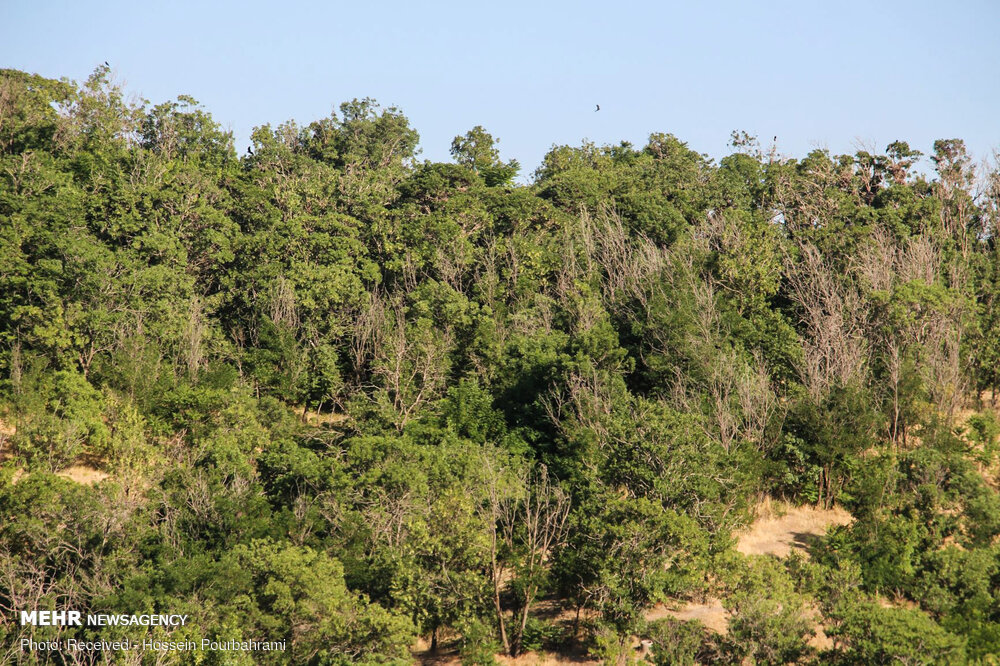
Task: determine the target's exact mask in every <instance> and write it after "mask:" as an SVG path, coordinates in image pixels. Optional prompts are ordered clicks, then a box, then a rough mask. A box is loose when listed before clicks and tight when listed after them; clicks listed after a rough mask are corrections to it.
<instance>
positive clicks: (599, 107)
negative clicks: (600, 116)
mask: <svg viewBox="0 0 1000 666" xmlns="http://www.w3.org/2000/svg"><path fill="white" fill-rule="evenodd" d="M600 110H601V105H600V104H598V105H597V108H596V109H594V113H597V112H598V111H600Z"/></svg>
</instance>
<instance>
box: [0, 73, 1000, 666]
mask: <svg viewBox="0 0 1000 666" xmlns="http://www.w3.org/2000/svg"><path fill="white" fill-rule="evenodd" d="M463 129H464V128H456V131H458V132H461V131H462V130H463ZM418 144H419V136H418V134H417V130H416V129H415V128H413V127H411V125H410V122H409V121H408V119H407V118H406V116H405V115H404V114H403V112H402V111H401V110H400V109H397V108H395V107H383V106H380V105H379V104H378V103H377V102H375V101H374V100H372V99H362V100H358V99H355V100H352V101H349V102H345V103H343V104H341V105H340V106H339V107H338V108H337V109H336V110H334V111H333V113H331V115H330V116H329V117H327V118H323V119H320V120H315V121H312V122H309V123H308V124H304V125H300V124H297V123H296V122H294V121H289V122H286V123H284V124H282V125H279V126H277V127H273V126H271V125H262V126H260V127H258V128H256V130H255V131H254V133H253V137H252V146H250V148H249V149H248V150H246V151H245V152H244V151H243V150H242V149H238V148H237V147H236V146H235V145H234V139H233V135H232V133H231V132H228V131H226V130H224V129H223V128H222V127H221V126H220V125H219V124H218V123H217V122H215V121H214V120H213V119H212V116H211V114H210V113H209V112H208V111H207V110H205V109H204V108H203V107H201V106H200V105H199V104H198V103H197V102H196V101H195V100H194V99H191V98H190V97H186V96H181V97H178V98H177V99H176V101H172V102H166V103H162V104H153V103H150V102H147V101H146V100H142V99H139V98H136V97H135V96H134V95H132V94H131V93H130V92H129V91H128V90H125V89H124V88H123V87H122V86H121V85H120V84H119V83H116V81H115V80H114V78H113V77H112V75H111V71H110V69H109V68H108V67H106V66H102V67H99V68H98V69H96V70H95V71H94V73H93V74H92V75H91V76H90V78H89V79H87V80H86V81H85V82H84V83H82V84H77V83H74V82H72V81H69V80H67V79H62V80H54V79H48V78H43V77H41V76H38V75H33V74H29V73H25V72H21V71H15V70H9V69H8V70H0V663H23V664H41V663H57V664H99V663H114V664H136V665H138V664H144V665H147V664H148V665H153V664H156V665H161V664H203V665H206V666H210V665H222V664H232V665H237V664H310V665H344V664H414V663H428V664H463V665H465V664H468V665H473V664H476V665H478V664H496V663H505V664H514V663H517V664H531V663H543V660H548V661H544V663H562V662H563V661H565V662H567V663H568V662H571V661H572V662H575V663H606V664H629V663H653V664H661V665H665V664H678V665H690V664H715V663H729V664H808V663H815V664H820V663H821V664H842V665H848V664H905V665H914V664H996V663H1000V494H998V489H1000V460H998V456H1000V448H998V445H1000V419H998V416H997V414H998V412H997V401H996V392H997V387H998V385H1000V247H998V245H997V242H996V241H997V239H996V232H997V226H998V223H1000V170H998V168H997V166H996V164H995V163H991V162H984V163H982V164H980V163H978V162H977V161H976V160H975V159H974V156H973V155H971V154H970V153H969V151H968V150H967V149H966V146H965V144H964V143H963V141H962V140H961V139H941V140H938V141H935V142H934V144H933V146H921V148H923V150H924V151H926V154H925V153H922V152H920V151H918V150H916V149H915V148H911V147H910V145H908V144H907V143H906V142H904V141H902V140H898V141H895V142H893V143H892V144H890V145H888V146H887V147H885V149H884V150H880V149H876V148H870V149H859V150H858V151H857V152H855V153H854V154H850V155H834V154H831V153H830V152H829V151H826V150H814V151H812V152H810V153H809V154H807V155H805V156H802V157H796V158H792V157H789V156H786V155H782V154H780V153H779V151H778V149H777V147H776V146H773V145H771V146H768V145H763V144H761V142H759V141H758V140H757V139H756V137H754V136H753V135H751V134H748V133H746V132H742V131H737V132H734V133H733V135H732V143H731V150H732V152H731V154H729V155H728V156H726V157H724V158H721V159H719V160H717V161H716V160H714V159H710V158H709V157H708V156H706V155H703V154H700V153H698V152H696V151H695V150H693V149H692V148H690V147H688V145H687V144H686V143H685V142H684V141H682V140H681V139H679V138H677V137H675V136H673V135H671V134H666V133H654V134H651V135H650V136H649V139H648V142H647V143H646V145H644V146H636V145H632V144H630V143H627V142H622V143H620V144H617V145H595V144H593V143H589V142H583V143H582V144H581V145H579V146H553V147H552V148H551V150H550V151H549V152H548V154H547V155H546V157H545V159H544V161H543V163H542V165H541V166H540V167H539V168H538V169H537V170H536V171H535V172H534V173H532V174H522V173H521V166H520V165H519V164H518V163H517V162H516V161H514V160H510V161H504V160H503V159H502V158H501V154H500V149H499V148H500V146H499V143H498V141H497V140H496V139H495V138H494V137H493V136H491V135H490V133H489V132H488V131H487V130H486V129H484V128H483V127H481V126H477V127H474V128H472V129H470V130H468V131H466V132H465V133H459V134H458V135H457V136H456V137H455V139H454V142H453V143H452V145H451V155H452V156H453V161H452V162H449V163H438V162H431V161H425V160H421V159H419V152H418V150H417V148H418ZM766 507H771V508H770V512H771V515H772V516H776V517H778V518H780V516H781V515H782V514H788V515H791V513H792V512H795V511H799V510H801V511H805V510H808V511H810V512H812V513H811V514H810V515H813V514H815V515H828V514H831V513H833V512H838V513H837V515H843V516H845V518H844V519H843V520H840V521H839V522H838V523H837V524H834V525H830V526H829V529H826V530H825V531H822V533H819V534H815V535H800V537H799V539H798V541H799V542H800V543H796V544H793V547H792V548H791V549H790V552H788V553H787V554H781V555H775V554H767V553H765V554H747V553H745V552H742V549H741V548H738V545H739V540H740V538H741V536H740V535H741V534H745V533H746V531H747V530H749V529H751V528H752V527H753V526H754V524H755V523H757V522H758V521H760V520H762V519H764V518H765V517H766V516H765V512H764V508H766ZM711 603H715V604H717V605H718V606H719V608H720V613H721V614H722V616H723V618H724V626H723V627H722V628H721V629H720V628H718V627H716V628H713V627H710V626H708V624H709V623H706V622H703V621H701V620H699V619H697V618H693V617H689V615H690V614H688V615H685V613H684V612H682V611H683V609H684V608H687V607H693V606H696V605H698V604H701V605H703V606H704V605H706V604H711ZM36 609H37V610H64V609H70V610H79V611H82V612H84V613H88V612H91V613H115V614H140V613H170V614H179V615H188V616H190V620H189V621H188V622H187V623H186V624H185V625H184V626H146V627H86V626H84V627H61V626H48V627H45V626H31V625H27V626H25V625H22V624H20V623H19V622H18V620H17V613H18V612H19V611H21V610H36ZM23 638H30V639H32V640H35V641H42V640H65V639H68V638H72V639H77V640H81V641H93V640H99V639H100V640H108V641H111V640H123V639H130V640H132V641H141V640H144V639H149V640H156V641H173V642H182V641H201V640H202V639H211V640H217V641H244V640H255V641H285V644H286V645H287V649H285V650H284V651H272V652H262V651H261V652H255V651H244V652H223V651H205V652H195V651H169V650H168V651H155V650H141V649H138V650H131V651H128V652H123V653H104V652H101V651H89V652H88V651H85V650H84V651H63V652H42V651H25V650H23V649H21V647H20V641H21V640H22V639H23ZM531 659H536V660H538V661H531Z"/></svg>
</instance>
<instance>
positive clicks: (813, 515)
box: [736, 503, 854, 557]
mask: <svg viewBox="0 0 1000 666" xmlns="http://www.w3.org/2000/svg"><path fill="white" fill-rule="evenodd" d="M775 504H776V503H770V506H769V507H768V510H767V511H766V512H761V513H762V514H763V515H761V517H760V518H759V519H758V520H756V521H754V523H753V525H751V526H750V528H749V529H747V530H746V531H744V532H742V533H740V534H737V535H736V538H737V546H736V550H738V551H739V552H741V553H743V554H744V555H774V556H775V557H787V556H788V555H789V554H790V553H791V552H792V550H801V551H803V552H804V551H805V550H806V549H807V548H808V547H809V544H810V543H812V542H813V541H815V540H816V539H818V538H820V537H822V536H823V535H824V534H826V531H827V530H828V529H829V528H830V527H832V526H834V525H848V524H850V523H851V521H853V520H854V519H853V518H852V517H851V514H850V513H848V512H847V511H845V510H844V509H842V508H840V507H834V508H833V509H817V508H816V507H811V506H793V507H785V506H777V507H776V506H775Z"/></svg>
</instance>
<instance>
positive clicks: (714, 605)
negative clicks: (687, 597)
mask: <svg viewBox="0 0 1000 666" xmlns="http://www.w3.org/2000/svg"><path fill="white" fill-rule="evenodd" d="M665 617H672V618H674V619H676V620H683V621H685V622H687V621H690V620H697V621H699V622H701V623H702V624H703V625H705V627H706V628H707V629H710V630H711V631H714V632H715V633H717V634H725V633H726V631H727V630H728V627H729V612H728V611H727V610H726V609H725V608H724V607H723V606H722V602H721V601H719V600H718V599H708V600H707V601H706V602H705V603H703V604H696V603H688V604H685V605H684V606H681V607H680V608H667V607H665V606H659V605H658V606H655V607H654V608H652V609H651V610H650V611H649V612H648V613H646V620H648V621H650V622H652V621H653V620H662V619H663V618H665Z"/></svg>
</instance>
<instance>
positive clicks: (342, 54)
mask: <svg viewBox="0 0 1000 666" xmlns="http://www.w3.org/2000/svg"><path fill="white" fill-rule="evenodd" d="M998 28H1000V3H998V2H994V1H989V0H983V1H971V0H970V1H965V2H962V1H961V0H959V1H956V2H952V3H944V2H923V1H910V2H879V3H874V2H844V1H841V2H810V1H808V0H799V1H797V2H770V3H767V2H763V3H750V2H736V1H726V2H723V1H721V0H720V1H715V2H712V1H705V2H693V1H689V2H629V1H627V0H622V1H618V2H614V1H611V2H608V1H605V2H601V3H596V2H572V3H570V2H545V1H544V0H536V1H535V2H520V1H517V2H507V3H502V4H497V3H475V2H436V3H421V2H417V1H415V0H414V1H411V2H383V3H369V2H359V1H355V2H350V3H346V2H305V1H301V0H287V1H285V2H280V3H267V2H258V1H256V0H244V1H243V2H238V3H236V2H211V1H201V2H189V1H187V0H175V1H165V2H150V3H135V2H123V1H119V0H111V1H106V2H101V3H96V2H89V3H88V2H81V1H80V0H75V1H63V0H60V1H54V0H48V1H47V0H2V4H0V66H3V67H14V68H17V69H22V70H27V71H30V72H36V73H39V74H42V75H45V76H51V77H61V76H65V77H69V78H71V79H75V80H77V81H82V80H83V79H85V78H86V76H87V75H88V74H89V73H90V72H91V71H92V70H93V68H94V67H95V66H97V65H98V64H99V63H102V62H103V61H105V60H107V61H109V62H110V63H111V65H112V68H113V71H114V73H115V75H116V77H117V78H118V79H119V80H120V81H122V82H124V83H125V84H126V86H127V88H128V90H130V91H133V92H135V93H137V94H139V95H141V96H142V97H144V98H146V99H149V100H150V101H152V102H155V103H159V102H163V101H166V100H168V99H173V98H175V97H176V96H177V95H180V94H188V95H191V96H193V97H195V98H196V99H198V100H199V101H200V102H202V104H204V105H205V107H206V108H207V109H208V110H209V111H210V112H211V113H212V114H213V116H214V117H215V119H216V120H217V121H219V122H220V123H221V124H222V125H223V126H224V127H228V128H229V129H232V130H233V131H234V132H235V134H236V137H237V146H238V147H239V148H240V149H241V150H242V149H243V147H244V146H245V144H246V143H248V137H249V134H250V131H251V129H252V128H253V127H254V126H256V125H261V124H264V123H272V124H277V123H280V122H282V121H285V120H288V119H295V120H296V121H298V122H299V123H300V124H305V123H308V122H310V121H312V120H315V119H317V118H321V117H324V116H327V115H329V114H330V112H331V111H332V110H333V109H334V108H335V107H336V106H338V105H339V103H340V102H342V101H344V100H348V99H351V98H354V97H365V96H369V97H374V98H375V99H377V100H378V101H379V102H381V103H382V104H384V105H389V104H394V105H397V106H399V107H400V108H401V109H402V110H403V112H404V113H405V114H406V115H407V116H408V117H409V118H410V121H411V123H412V124H413V126H414V127H415V128H416V129H417V130H418V131H419V133H420V136H421V148H422V149H423V153H422V155H421V157H423V158H426V159H432V160H447V159H449V156H448V148H449V146H450V143H451V139H452V137H454V136H455V135H456V134H462V133H464V132H465V131H467V130H468V129H470V128H471V127H473V126H474V125H483V126H485V127H486V128H487V129H488V130H489V131H490V132H492V133H493V134H494V136H497V137H499V138H500V139H501V143H500V149H501V154H502V156H503V157H504V158H505V159H509V158H512V157H513V158H517V159H519V160H520V161H521V163H522V165H523V167H524V171H525V172H528V173H530V171H532V170H533V169H534V168H535V167H536V166H537V165H538V164H539V162H540V161H541V158H542V156H543V155H544V154H545V153H546V152H547V151H548V149H549V148H550V147H551V146H552V145H553V144H571V145H579V143H580V142H581V141H582V140H583V139H589V140H592V141H595V142H597V143H617V142H618V141H622V140H627V141H632V142H633V143H635V144H638V145H643V144H644V143H645V140H646V138H647V137H648V135H649V134H650V133H651V132H670V133H673V134H675V135H676V136H678V137H679V138H680V139H682V140H684V141H686V142H688V144H689V145H690V146H691V147H692V148H694V149H695V150H698V151H699V152H704V153H708V154H709V155H711V156H713V157H716V158H718V157H720V156H722V155H725V154H726V153H727V152H728V149H727V144H728V141H729V135H730V132H731V131H732V130H734V129H741V130H746V131H748V132H750V133H752V134H756V135H758V136H759V137H761V139H762V140H766V141H767V142H770V140H771V137H773V136H775V135H777V137H778V147H779V151H780V152H781V153H783V154H785V155H789V156H802V155H804V154H806V153H807V152H808V151H809V150H811V149H812V148H815V147H825V148H829V149H830V150H832V151H834V152H838V153H839V152H853V151H854V150H856V149H857V148H858V147H859V146H860V145H865V146H873V147H875V148H877V149H883V148H885V146H886V144H888V143H889V142H891V141H893V140H896V139H902V140H906V141H908V142H909V143H910V145H911V146H912V147H914V148H917V149H919V150H922V151H924V152H925V153H927V152H930V150H931V145H932V143H933V141H934V140H935V139H937V138H951V137H958V138H963V139H965V141H966V143H967V145H968V146H969V147H970V149H971V150H972V151H973V153H974V154H975V155H976V156H978V157H985V156H986V155H988V154H989V153H990V152H991V151H993V150H994V149H996V148H1000V122H998V118H1000V113H998V111H1000V38H998V36H997V30H998ZM595 104H600V105H601V111H600V112H598V113H595V112H594V105H595Z"/></svg>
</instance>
